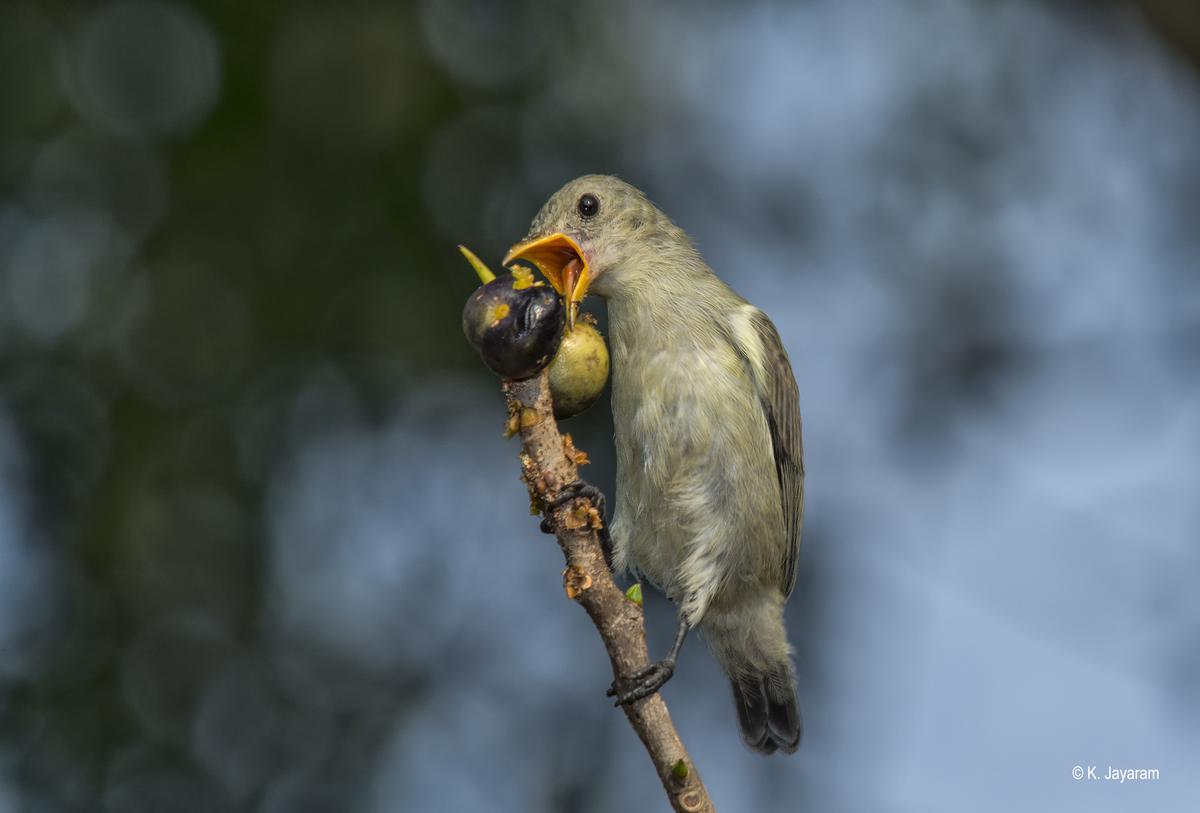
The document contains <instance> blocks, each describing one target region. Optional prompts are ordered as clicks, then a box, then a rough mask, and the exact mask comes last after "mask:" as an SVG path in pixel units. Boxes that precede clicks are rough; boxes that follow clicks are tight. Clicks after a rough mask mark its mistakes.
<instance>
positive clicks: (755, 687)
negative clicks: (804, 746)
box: [732, 670, 804, 754]
mask: <svg viewBox="0 0 1200 813" xmlns="http://www.w3.org/2000/svg"><path fill="white" fill-rule="evenodd" d="M732 685H733V703H734V705H735V706H736V707H737V715H738V724H739V725H740V726H741V727H742V739H744V740H745V741H746V744H747V745H749V746H750V747H751V748H753V749H754V750H755V751H761V752H762V753H764V754H773V753H775V751H776V749H781V750H783V752H784V753H787V754H790V753H792V752H793V751H795V750H796V747H797V746H798V745H800V733H801V731H802V730H803V727H804V724H803V722H802V721H801V719H800V707H799V706H798V705H797V704H796V690H795V688H794V687H793V685H792V676H791V674H790V670H788V671H783V670H778V671H773V672H767V673H762V674H756V675H745V676H742V677H739V678H735V679H734V680H733V681H732Z"/></svg>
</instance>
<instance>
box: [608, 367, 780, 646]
mask: <svg viewBox="0 0 1200 813" xmlns="http://www.w3.org/2000/svg"><path fill="white" fill-rule="evenodd" d="M613 367H614V375H613V417H614V425H615V439H616V447H617V500H616V512H615V517H614V522H613V528H612V535H613V540H614V563H615V564H616V565H617V566H618V567H622V568H625V569H628V570H631V571H633V572H635V573H637V574H640V575H642V576H644V577H645V578H646V579H648V580H649V581H651V582H653V583H654V584H655V585H657V586H658V587H660V588H661V589H662V590H663V592H665V593H666V594H667V596H668V597H669V598H670V599H671V600H672V601H673V602H675V603H676V604H677V605H678V606H679V608H680V610H681V612H683V613H684V614H685V615H687V616H688V617H689V620H690V621H691V622H692V623H698V622H699V620H700V618H701V617H702V616H703V614H704V612H705V611H706V609H707V608H708V607H709V606H710V605H711V604H713V603H714V602H716V603H724V602H727V601H729V600H731V599H732V598H733V597H732V596H731V595H729V594H730V591H736V588H737V585H738V584H739V583H741V582H743V581H752V582H765V583H775V582H778V580H779V575H778V568H779V562H780V561H782V559H781V557H782V555H783V550H784V528H783V515H782V509H781V507H780V497H779V483H778V479H777V475H776V473H775V470H774V461H773V457H772V451H771V445H770V431H769V429H768V427H767V424H766V419H765V417H764V415H763V412H762V408H761V405H760V404H759V403H758V402H757V399H756V397H755V396H754V393H753V390H752V387H751V386H750V383H749V381H748V379H747V378H746V377H745V372H744V370H743V367H742V365H741V362H740V360H739V359H738V358H737V356H736V354H735V353H734V351H733V350H732V348H728V349H726V348H721V347H717V348H710V349H707V350H704V349H698V348H695V347H691V348H687V349H684V350H668V349H661V350H657V351H655V352H652V353H646V354H630V355H629V357H627V358H624V359H614V365H613Z"/></svg>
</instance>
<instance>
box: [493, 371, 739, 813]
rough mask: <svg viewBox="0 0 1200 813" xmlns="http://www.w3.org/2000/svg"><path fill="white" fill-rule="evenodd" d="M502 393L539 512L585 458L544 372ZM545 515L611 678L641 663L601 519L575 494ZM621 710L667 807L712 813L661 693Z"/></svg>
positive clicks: (632, 606)
mask: <svg viewBox="0 0 1200 813" xmlns="http://www.w3.org/2000/svg"><path fill="white" fill-rule="evenodd" d="M504 393H505V397H506V399H507V403H508V414H509V424H508V428H509V432H510V433H512V434H517V433H519V434H520V435H521V476H522V479H524V481H525V483H526V485H528V486H529V494H530V499H531V500H532V505H533V507H534V508H536V509H542V508H544V506H545V504H546V503H547V502H548V501H552V500H553V499H554V498H555V497H557V496H558V494H559V492H560V489H562V487H563V486H567V485H570V484H571V483H574V482H575V481H576V479H578V477H579V473H578V465H579V464H580V463H581V462H583V461H585V460H586V456H585V455H583V454H582V453H581V452H579V451H578V450H576V449H575V446H574V444H573V443H572V442H571V439H570V436H569V435H568V436H567V437H566V438H564V437H563V436H562V435H560V434H559V432H558V424H557V423H556V422H555V420H554V413H553V409H552V405H551V401H550V386H549V384H548V383H547V378H546V373H545V372H544V371H543V372H542V373H540V374H539V375H537V376H535V377H533V378H529V379H526V380H524V381H507V382H505V383H504ZM547 519H548V520H549V522H550V527H551V528H552V529H553V531H554V535H555V537H556V538H557V539H558V544H559V547H561V548H562V551H563V555H564V556H565V557H566V559H567V568H566V570H564V571H563V588H564V589H565V590H566V592H567V597H568V598H571V599H574V600H575V601H576V602H578V603H579V604H580V605H582V606H583V608H584V609H585V610H586V611H587V614H588V616H589V617H590V618H591V619H592V623H593V624H595V625H596V630H597V631H598V632H599V633H600V638H601V639H602V640H603V641H604V648H605V649H606V650H607V651H608V657H609V660H611V661H612V667H613V676H614V678H617V677H625V676H628V675H632V674H633V673H634V672H636V671H638V670H639V669H642V668H644V667H646V666H647V665H649V663H650V653H649V651H648V650H647V648H646V628H645V625H644V623H643V617H642V608H641V606H640V605H639V604H637V603H634V602H633V601H631V600H630V599H628V598H626V596H625V594H624V593H622V592H621V591H620V589H618V588H617V586H616V584H615V583H614V582H613V579H612V574H611V573H610V572H609V570H608V565H607V564H605V562H604V554H603V552H602V550H601V548H600V541H599V538H598V537H597V535H596V529H597V528H599V527H600V520H601V517H600V516H599V514H598V512H597V511H596V507H595V506H594V505H592V503H591V501H590V500H589V499H587V498H584V497H580V498H577V499H575V500H571V501H569V502H567V503H565V504H564V505H562V506H560V507H559V508H558V509H556V510H555V511H553V512H552V513H551V514H550V515H548V517H547ZM622 708H623V709H624V710H625V716H626V717H627V718H629V724H630V725H631V726H633V730H634V731H635V732H636V733H637V735H638V738H639V739H641V741H642V744H643V745H644V746H645V747H646V752H647V753H648V754H649V755H650V760H651V761H652V762H653V763H654V769H655V770H656V771H657V772H658V778H659V779H660V780H661V781H662V786H663V790H665V791H666V793H667V799H668V800H669V801H670V803H671V807H672V808H673V809H674V810H675V811H677V813H715V811H716V808H715V807H713V803H712V800H711V799H710V798H709V796H708V791H707V790H706V789H705V787H704V783H703V782H702V781H701V780H700V774H699V772H698V771H697V770H696V767H695V765H693V764H692V760H691V758H690V757H689V756H688V753H687V750H686V749H685V748H684V747H683V742H682V741H680V739H679V734H678V733H677V732H676V731H675V724H674V723H672V722H671V715H670V714H669V713H668V712H667V704H666V703H665V702H663V699H662V697H661V696H659V695H658V694H657V693H656V694H652V695H650V696H649V697H647V698H644V699H642V700H639V701H637V702H635V703H631V704H629V705H626V706H622Z"/></svg>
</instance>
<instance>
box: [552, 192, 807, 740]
mask: <svg viewBox="0 0 1200 813" xmlns="http://www.w3.org/2000/svg"><path fill="white" fill-rule="evenodd" d="M585 198H590V199H588V200H585ZM553 233H562V234H564V235H567V236H568V237H569V238H571V240H573V241H574V242H575V243H576V244H577V245H578V248H579V252H580V253H581V254H582V255H583V256H582V259H583V260H584V261H585V262H586V264H587V266H588V269H589V275H590V280H589V282H590V291H591V292H594V293H596V294H598V295H600V296H601V297H603V298H604V299H605V300H606V301H607V305H608V317H609V338H610V342H611V346H612V411H613V424H614V427H615V441H616V450H617V490H616V506H615V513H614V518H613V521H612V527H611V535H612V540H613V564H614V567H615V568H616V569H628V570H630V571H633V572H635V573H638V574H641V575H643V576H645V578H647V579H648V580H649V581H651V582H653V583H654V584H656V585H658V586H659V587H661V588H662V590H663V591H664V592H665V593H666V594H667V596H668V597H669V598H670V599H671V601H672V602H674V603H675V605H676V606H677V607H678V610H679V615H680V622H681V628H680V629H681V631H680V635H679V637H678V639H677V642H676V648H675V649H673V650H672V654H671V655H670V656H668V658H667V659H666V660H665V661H664V662H663V663H660V664H659V667H660V668H659V670H658V678H659V679H658V680H657V683H658V684H659V685H660V684H661V681H662V680H663V679H665V678H666V677H669V676H670V673H671V672H672V671H673V669H674V654H675V652H676V651H677V648H678V646H679V645H680V644H682V640H683V637H684V635H685V634H686V631H687V630H688V629H691V628H693V627H698V628H699V629H700V630H701V632H702V633H703V635H704V636H705V638H706V639H707V640H708V642H709V644H710V646H711V648H712V650H713V652H714V654H715V656H716V658H717V660H718V661H719V662H720V664H721V666H722V668H723V669H724V670H725V672H726V674H727V675H728V676H729V679H730V682H731V683H732V685H733V688H734V696H735V700H736V703H737V711H738V719H739V722H740V724H741V727H742V732H743V736H744V737H745V739H746V741H747V742H748V743H749V744H750V745H751V746H752V747H754V748H756V749H758V750H761V751H765V752H767V753H770V752H772V751H775V750H776V749H782V750H784V751H787V752H790V751H792V750H795V748H796V746H797V744H798V743H799V739H800V728H801V723H800V715H799V711H798V709H797V705H796V699H795V690H794V676H793V670H792V664H791V657H790V656H791V649H790V647H789V645H788V641H787V633H786V631H785V629H784V624H783V605H784V602H785V600H786V599H787V597H788V596H789V595H790V594H791V592H792V588H793V587H794V585H795V581H796V559H797V555H798V551H799V544H800V527H801V519H802V515H803V508H804V466H803V451H802V445H801V433H800V407H799V397H798V395H797V390H796V381H795V378H794V377H793V375H792V369H791V365H790V364H789V362H788V357H787V353H786V352H785V350H784V348H783V344H782V343H781V341H780V339H779V334H778V333H777V332H776V330H775V327H774V325H772V323H771V321H770V319H768V318H767V317H766V315H765V314H763V313H762V311H760V310H758V309H757V308H755V307H754V306H753V305H750V304H749V303H747V302H746V301H745V300H744V299H742V298H741V297H740V296H738V295H737V294H736V293H735V292H734V291H733V290H732V289H731V288H729V286H728V285H726V284H725V283H724V282H722V281H721V280H720V279H719V278H718V277H717V276H716V275H715V274H714V273H713V272H712V270H711V269H710V268H709V267H708V265H706V264H705V262H704V260H703V259H702V258H701V257H700V254H699V252H698V251H697V250H696V248H695V246H694V245H693V244H692V241H691V240H690V239H689V238H688V236H687V235H686V234H685V233H684V232H683V230H681V229H680V228H679V227H677V226H676V225H675V224H674V223H672V222H671V220H670V219H668V218H667V216H666V215H664V214H663V213H662V212H661V211H659V210H658V209H657V208H656V207H655V206H654V205H653V204H652V203H650V201H649V200H647V199H646V197H645V196H644V195H643V194H642V193H641V192H639V191H638V190H637V189H635V188H634V187H632V186H630V185H629V184H627V183H625V182H623V181H621V180H618V179H617V178H613V177H609V176H602V175H588V176H584V177H582V178H578V179H576V180H574V181H571V182H570V183H568V184H567V185H566V186H564V187H563V188H562V189H560V190H559V191H558V192H557V193H555V194H554V196H553V197H551V198H550V200H549V201H548V202H547V203H546V204H545V206H543V207H542V210H541V211H540V212H539V213H538V215H537V217H536V218H535V219H534V221H533V225H532V227H531V230H530V238H531V239H538V238H540V237H543V236H545V235H549V234H553ZM664 664H665V665H664ZM654 688H657V686H654Z"/></svg>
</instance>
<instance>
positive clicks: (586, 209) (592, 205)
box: [579, 192, 600, 217]
mask: <svg viewBox="0 0 1200 813" xmlns="http://www.w3.org/2000/svg"><path fill="white" fill-rule="evenodd" d="M599 211H600V198H598V197H596V196H595V195H593V194H592V193H591V192H588V193H587V194H586V195H584V196H583V197H581V198H580V199H579V214H580V215H582V216H583V217H595V216H596V213H597V212H599Z"/></svg>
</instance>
